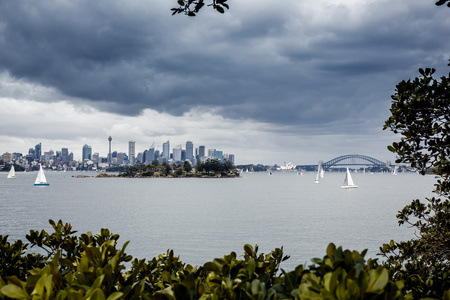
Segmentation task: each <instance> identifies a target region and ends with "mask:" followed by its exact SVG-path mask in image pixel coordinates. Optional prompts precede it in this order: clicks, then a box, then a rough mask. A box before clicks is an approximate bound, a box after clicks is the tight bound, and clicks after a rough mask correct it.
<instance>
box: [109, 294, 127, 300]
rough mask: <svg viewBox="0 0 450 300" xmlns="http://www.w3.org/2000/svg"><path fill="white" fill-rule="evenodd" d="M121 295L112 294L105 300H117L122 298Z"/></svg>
mask: <svg viewBox="0 0 450 300" xmlns="http://www.w3.org/2000/svg"><path fill="white" fill-rule="evenodd" d="M122 295H123V293H122V292H114V293H112V294H111V295H109V296H108V298H106V300H117V299H119V298H120V297H122Z"/></svg>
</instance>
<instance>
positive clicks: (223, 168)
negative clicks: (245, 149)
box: [119, 158, 239, 177]
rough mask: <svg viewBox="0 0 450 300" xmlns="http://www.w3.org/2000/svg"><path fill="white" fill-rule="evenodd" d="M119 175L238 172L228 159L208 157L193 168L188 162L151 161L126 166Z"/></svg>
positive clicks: (232, 174) (224, 174)
mask: <svg viewBox="0 0 450 300" xmlns="http://www.w3.org/2000/svg"><path fill="white" fill-rule="evenodd" d="M119 176H121V177H239V172H238V171H237V170H236V168H235V167H234V165H233V164H232V163H231V162H229V161H220V160H219V159H211V158H208V159H207V160H206V161H204V162H198V163H197V164H196V165H195V168H193V167H192V166H191V164H190V163H189V162H187V161H186V162H184V163H183V164H181V163H180V164H172V165H171V164H168V163H165V162H163V163H162V164H159V162H158V161H156V160H155V161H153V162H152V163H151V164H147V165H145V164H139V165H136V166H133V167H128V168H126V169H125V171H124V172H122V173H121V174H120V175H119Z"/></svg>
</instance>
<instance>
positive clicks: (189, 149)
mask: <svg viewBox="0 0 450 300" xmlns="http://www.w3.org/2000/svg"><path fill="white" fill-rule="evenodd" d="M186 159H187V160H189V161H190V162H191V163H192V161H193V160H194V144H193V143H192V142H191V141H187V142H186Z"/></svg>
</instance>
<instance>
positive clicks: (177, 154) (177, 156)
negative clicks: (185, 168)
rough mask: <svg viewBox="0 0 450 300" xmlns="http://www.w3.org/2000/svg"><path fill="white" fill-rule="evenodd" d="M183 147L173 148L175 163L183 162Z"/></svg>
mask: <svg viewBox="0 0 450 300" xmlns="http://www.w3.org/2000/svg"><path fill="white" fill-rule="evenodd" d="M181 150H182V149H181V145H179V146H177V147H176V148H173V160H174V162H180V161H182V158H181Z"/></svg>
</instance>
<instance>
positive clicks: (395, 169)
mask: <svg viewBox="0 0 450 300" xmlns="http://www.w3.org/2000/svg"><path fill="white" fill-rule="evenodd" d="M397 174H398V165H395V167H394V171H393V172H392V175H397Z"/></svg>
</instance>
